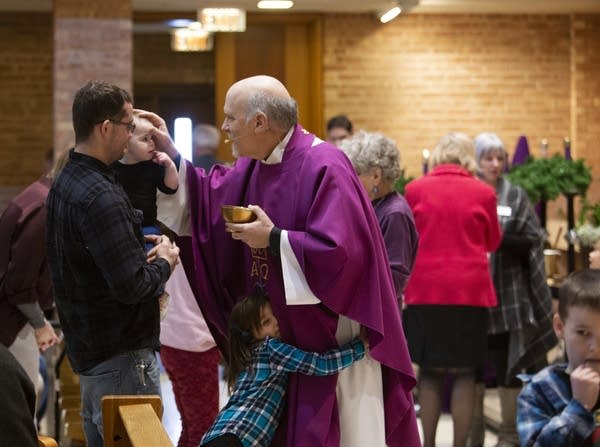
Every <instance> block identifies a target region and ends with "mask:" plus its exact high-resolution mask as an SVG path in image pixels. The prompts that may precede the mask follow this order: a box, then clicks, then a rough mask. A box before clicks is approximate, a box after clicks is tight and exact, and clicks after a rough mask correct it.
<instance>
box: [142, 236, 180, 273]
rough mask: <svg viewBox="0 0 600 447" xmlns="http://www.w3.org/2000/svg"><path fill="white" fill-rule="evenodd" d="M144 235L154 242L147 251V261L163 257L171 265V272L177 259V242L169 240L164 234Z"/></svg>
mask: <svg viewBox="0 0 600 447" xmlns="http://www.w3.org/2000/svg"><path fill="white" fill-rule="evenodd" d="M144 237H145V238H146V240H148V241H151V242H152V243H153V244H154V248H153V249H152V250H150V251H149V252H148V255H147V261H148V262H153V261H155V260H156V259H158V258H163V259H165V260H166V261H167V262H168V263H169V265H170V266H171V272H172V271H173V269H174V268H175V266H176V265H177V263H178V260H179V247H178V246H177V244H175V242H171V240H170V239H169V238H168V237H167V236H165V235H162V236H159V235H157V234H147V235H146V236H144Z"/></svg>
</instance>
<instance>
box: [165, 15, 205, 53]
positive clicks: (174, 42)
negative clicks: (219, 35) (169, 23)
mask: <svg viewBox="0 0 600 447" xmlns="http://www.w3.org/2000/svg"><path fill="white" fill-rule="evenodd" d="M212 49H213V36H212V33H209V32H208V31H206V30H205V29H203V28H202V26H201V25H200V23H198V22H194V23H192V24H191V25H190V26H188V27H187V28H177V29H175V30H173V31H172V32H171V50H173V51H211V50H212Z"/></svg>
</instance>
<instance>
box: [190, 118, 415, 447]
mask: <svg viewBox="0 0 600 447" xmlns="http://www.w3.org/2000/svg"><path fill="white" fill-rule="evenodd" d="M314 138H315V137H314V135H312V134H309V133H308V132H306V131H305V130H304V129H302V128H301V127H300V126H296V128H295V130H294V133H293V135H292V138H291V140H290V142H289V143H288V145H287V147H286V149H285V151H284V153H283V160H282V162H281V163H278V164H265V163H262V162H260V161H257V160H253V159H249V158H246V157H242V158H240V159H239V160H237V162H236V163H235V165H234V166H233V167H225V166H221V165H217V166H215V167H214V168H213V170H212V171H211V173H210V175H206V173H205V172H204V170H202V169H194V168H193V167H192V166H191V164H189V163H188V165H187V169H188V171H187V172H188V174H187V182H188V190H189V197H190V201H189V206H190V214H191V225H192V238H193V243H194V247H193V249H194V258H195V259H194V260H195V267H196V284H195V286H196V287H198V289H199V291H200V296H201V297H202V298H201V299H200V301H199V305H200V307H201V309H202V312H203V314H204V316H205V318H206V320H207V323H208V324H209V327H210V329H211V331H212V333H213V336H214V337H215V341H216V342H217V344H218V345H219V347H220V348H221V350H222V351H223V352H225V350H226V342H225V340H226V335H227V320H228V316H229V313H230V310H231V308H232V306H233V304H234V303H235V301H236V300H237V299H239V298H240V297H242V296H244V295H246V294H248V293H249V292H251V291H252V289H253V288H254V287H255V286H256V284H263V285H264V287H265V288H266V290H267V293H268V295H269V298H270V300H271V306H272V308H273V312H274V314H275V315H276V317H277V319H278V320H279V327H280V330H281V335H282V339H283V340H284V341H285V342H287V343H290V344H292V345H295V346H298V347H299V348H301V349H305V350H309V351H317V352H321V351H325V350H327V349H330V348H332V347H335V346H337V345H338V344H337V341H336V338H335V333H336V329H337V323H338V314H341V315H345V316H346V317H348V318H350V319H352V320H354V321H357V322H359V323H360V324H361V325H363V326H366V327H367V328H368V329H369V340H370V353H371V356H372V357H373V358H374V359H376V360H377V361H379V362H380V363H381V366H382V376H383V390H384V409H385V425H386V440H387V443H388V445H389V446H408V447H411V446H420V445H421V443H420V439H419V433H418V429H417V423H416V416H415V412H414V409H413V405H412V396H411V390H412V388H413V387H414V385H415V378H414V373H413V370H412V366H411V362H410V357H409V354H408V349H407V346H406V340H405V338H404V333H403V330H402V324H401V320H400V314H399V310H398V304H397V301H396V297H395V293H394V287H393V283H392V278H391V273H390V268H389V264H388V259H387V256H386V250H385V247H384V244H383V239H382V237H381V232H380V230H379V226H378V222H377V218H376V217H375V213H374V211H373V207H372V205H371V203H370V202H369V199H368V197H367V196H366V194H365V193H364V190H363V187H362V185H361V184H360V182H359V180H358V177H357V176H356V174H355V172H354V169H353V167H352V165H351V164H350V161H349V160H348V159H347V157H346V156H345V155H344V154H343V152H342V151H340V150H339V149H337V148H336V147H334V146H332V145H330V144H328V143H321V144H318V145H316V146H314V147H312V143H313V140H314ZM222 204H231V205H249V204H252V205H258V206H260V207H261V208H262V209H263V210H264V211H265V212H266V214H267V215H268V216H269V217H270V218H271V220H272V221H273V223H274V224H275V225H276V226H277V227H279V228H282V229H284V230H287V232H288V238H289V241H290V244H291V246H292V249H293V250H294V253H295V255H296V258H297V259H298V262H299V264H300V267H301V269H302V271H303V273H304V275H305V276H306V280H307V282H308V285H309V286H310V288H311V290H312V292H313V293H314V294H315V295H316V296H317V297H318V298H319V299H320V300H321V304H317V305H294V306H288V305H287V304H286V301H285V292H284V285H283V276H282V269H281V260H280V259H279V258H274V257H273V256H272V255H271V253H270V252H269V249H268V248H267V249H258V250H256V249H251V248H250V247H248V246H247V245H246V244H244V243H242V242H240V241H236V240H233V239H232V238H231V235H230V234H229V233H227V232H226V231H225V224H224V221H223V219H222V217H221V213H220V206H221V205H222ZM336 382H337V376H327V377H312V376H305V375H302V374H292V375H291V377H290V384H289V386H288V394H287V411H286V413H285V415H287V421H284V420H282V421H281V425H280V428H282V430H286V432H285V437H286V439H287V445H288V446H290V447H292V446H293V447H319V446H323V447H334V446H335V447H337V446H338V445H339V422H338V411H337V401H336V394H335V387H336ZM285 417H286V416H284V418H285ZM286 422H287V425H286ZM279 435H280V436H281V435H282V433H279ZM276 439H277V438H276ZM272 445H275V442H274V443H273V444H272Z"/></svg>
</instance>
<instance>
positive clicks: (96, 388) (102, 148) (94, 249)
mask: <svg viewBox="0 0 600 447" xmlns="http://www.w3.org/2000/svg"><path fill="white" fill-rule="evenodd" d="M73 127H74V129H75V140H76V146H75V149H73V150H72V151H71V152H70V154H69V161H68V162H67V164H66V166H65V167H64V169H63V170H62V172H61V173H60V175H59V176H58V177H57V178H56V180H55V181H54V184H53V185H52V188H51V189H50V193H49V194H48V201H47V206H48V213H47V246H48V263H49V265H50V271H51V276H52V281H53V285H54V297H55V300H56V306H57V309H58V315H59V317H60V322H61V326H62V330H63V333H64V335H65V343H66V349H67V354H68V356H69V361H70V362H71V366H72V367H73V369H74V371H75V372H77V373H79V374H80V387H81V401H82V409H81V413H82V417H83V428H84V431H85V435H86V439H87V445H88V446H90V447H101V446H102V445H103V440H102V434H103V426H102V410H101V398H102V396H103V395H106V394H160V382H159V370H158V365H157V361H156V358H155V354H154V350H155V349H156V348H157V347H158V344H159V342H158V334H159V329H160V326H159V306H158V300H157V299H158V297H159V296H160V294H161V293H162V291H163V289H164V284H165V282H166V281H167V279H168V278H169V275H170V274H171V271H172V269H173V268H174V266H175V263H176V262H177V258H178V256H179V248H177V246H175V245H174V244H172V243H171V241H170V240H169V239H168V238H167V237H165V236H162V237H161V236H154V237H153V238H151V240H152V241H153V242H154V244H155V245H156V246H155V247H154V248H153V249H152V250H151V251H150V252H149V253H148V254H146V252H145V250H144V237H143V235H142V229H141V222H142V217H141V214H142V213H141V212H140V211H139V210H135V209H133V208H132V206H131V203H130V202H129V199H128V198H127V195H126V194H125V192H124V191H123V188H121V186H120V185H119V184H118V183H117V182H116V181H115V176H114V173H113V171H112V169H111V168H110V164H111V163H113V162H115V161H117V160H119V159H120V158H121V157H122V156H123V152H124V151H125V148H126V147H127V143H128V141H129V138H130V137H131V133H132V132H133V129H134V128H135V124H133V109H132V104H131V97H130V96H129V94H128V93H127V92H126V91H124V90H123V89H120V88H119V87H117V86H115V85H111V84H107V83H104V82H98V81H92V82H89V83H88V84H86V85H85V86H84V87H82V88H81V89H80V90H79V91H78V92H77V94H76V96H75V100H74V102H73ZM148 255H150V256H151V257H150V258H148V259H147V256H148ZM148 260H151V261H152V262H148Z"/></svg>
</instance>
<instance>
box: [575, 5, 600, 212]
mask: <svg viewBox="0 0 600 447" xmlns="http://www.w3.org/2000/svg"><path fill="white" fill-rule="evenodd" d="M572 34H573V44H572V71H573V82H572V84H573V111H572V113H571V115H572V116H573V121H574V123H573V127H574V134H575V137H576V138H575V144H576V146H575V149H576V154H578V155H579V156H581V157H584V158H585V159H586V161H587V162H588V163H589V164H590V165H591V166H592V168H593V177H594V179H595V180H594V183H593V189H592V190H591V191H590V199H591V200H593V201H597V200H600V15H595V16H575V18H574V20H573V33H572Z"/></svg>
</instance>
